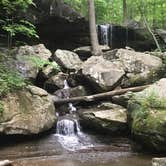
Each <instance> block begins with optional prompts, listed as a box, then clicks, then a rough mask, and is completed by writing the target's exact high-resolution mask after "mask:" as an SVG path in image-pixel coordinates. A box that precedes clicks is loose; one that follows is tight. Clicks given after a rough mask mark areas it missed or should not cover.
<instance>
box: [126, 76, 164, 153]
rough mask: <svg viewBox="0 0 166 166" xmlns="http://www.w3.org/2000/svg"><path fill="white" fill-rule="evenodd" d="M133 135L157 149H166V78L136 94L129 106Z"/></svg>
mask: <svg viewBox="0 0 166 166" xmlns="http://www.w3.org/2000/svg"><path fill="white" fill-rule="evenodd" d="M128 112H129V115H128V117H129V118H128V120H129V123H130V126H131V131H132V135H133V136H134V138H135V139H136V140H138V141H140V142H141V143H142V144H143V145H145V146H146V147H148V148H149V149H152V150H155V151H159V152H160V151H164V152H165V151H166V128H165V126H166V79H165V78H163V79H161V80H159V81H158V82H157V83H155V84H153V85H152V86H150V87H149V88H147V89H145V90H144V91H142V92H139V93H137V94H135V96H134V98H133V99H132V100H131V101H130V104H129V107H128Z"/></svg>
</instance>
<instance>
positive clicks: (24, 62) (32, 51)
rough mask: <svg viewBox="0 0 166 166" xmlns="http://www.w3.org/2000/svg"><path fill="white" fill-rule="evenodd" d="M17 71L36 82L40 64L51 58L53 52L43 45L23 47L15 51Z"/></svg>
mask: <svg viewBox="0 0 166 166" xmlns="http://www.w3.org/2000/svg"><path fill="white" fill-rule="evenodd" d="M13 54H14V56H15V57H16V60H15V63H16V68H17V70H18V71H19V72H20V73H21V74H22V75H23V76H24V77H25V78H27V79H30V80H35V79H36V77H37V74H38V72H39V65H40V63H42V64H43V63H44V62H45V61H47V60H48V59H49V58H50V57H51V52H50V51H49V50H48V49H46V47H45V46H44V45H43V44H38V45H34V46H28V45H26V46H21V47H18V48H16V49H15V50H14V51H13Z"/></svg>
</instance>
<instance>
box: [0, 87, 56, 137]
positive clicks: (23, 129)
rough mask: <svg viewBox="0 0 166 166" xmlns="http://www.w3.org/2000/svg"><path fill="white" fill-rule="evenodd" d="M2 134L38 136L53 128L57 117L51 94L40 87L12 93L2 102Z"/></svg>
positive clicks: (0, 131) (0, 128)
mask: <svg viewBox="0 0 166 166" xmlns="http://www.w3.org/2000/svg"><path fill="white" fill-rule="evenodd" d="M2 103H3V108H4V110H3V112H2V113H1V116H0V133H1V134H22V135H31V134H38V133H40V132H43V131H46V130H48V129H50V128H51V127H53V125H54V123H55V120H56V117H55V108H54V104H53V101H52V99H51V97H50V96H49V94H48V93H47V92H46V91H45V90H43V89H40V88H38V87H35V86H28V87H27V88H26V89H24V90H21V91H18V92H15V93H11V94H9V95H8V96H7V97H6V98H4V99H3V100H2Z"/></svg>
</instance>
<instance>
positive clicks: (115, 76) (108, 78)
mask: <svg viewBox="0 0 166 166" xmlns="http://www.w3.org/2000/svg"><path fill="white" fill-rule="evenodd" d="M82 74H83V76H84V77H85V78H86V79H87V80H89V82H90V83H91V84H93V86H94V87H95V88H96V89H97V90H98V91H108V90H112V89H114V88H115V87H116V86H117V85H118V84H119V83H120V81H121V79H122V78H123V76H124V74H125V72H124V70H123V68H122V65H121V64H120V63H119V62H116V63H113V62H111V61H109V60H106V59H104V58H103V56H92V57H90V58H89V59H88V60H87V61H85V62H84V64H83V65H82Z"/></svg>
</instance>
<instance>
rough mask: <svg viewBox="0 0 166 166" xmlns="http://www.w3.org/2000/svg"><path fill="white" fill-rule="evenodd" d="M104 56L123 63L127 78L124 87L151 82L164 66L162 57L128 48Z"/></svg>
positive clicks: (123, 82) (122, 84)
mask: <svg viewBox="0 0 166 166" xmlns="http://www.w3.org/2000/svg"><path fill="white" fill-rule="evenodd" d="M104 58H105V59H108V60H111V61H113V62H114V63H115V62H116V61H118V62H120V64H121V65H122V68H123V70H124V71H125V73H126V78H125V79H123V81H122V83H121V86H123V87H129V86H135V85H142V84H143V83H150V82H152V81H153V80H154V79H156V78H158V77H159V74H160V71H161V70H162V68H163V64H162V60H161V59H160V58H158V57H156V56H152V55H149V54H145V53H140V52H135V51H132V50H127V49H118V50H113V51H110V52H107V53H106V54H105V55H104Z"/></svg>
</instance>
